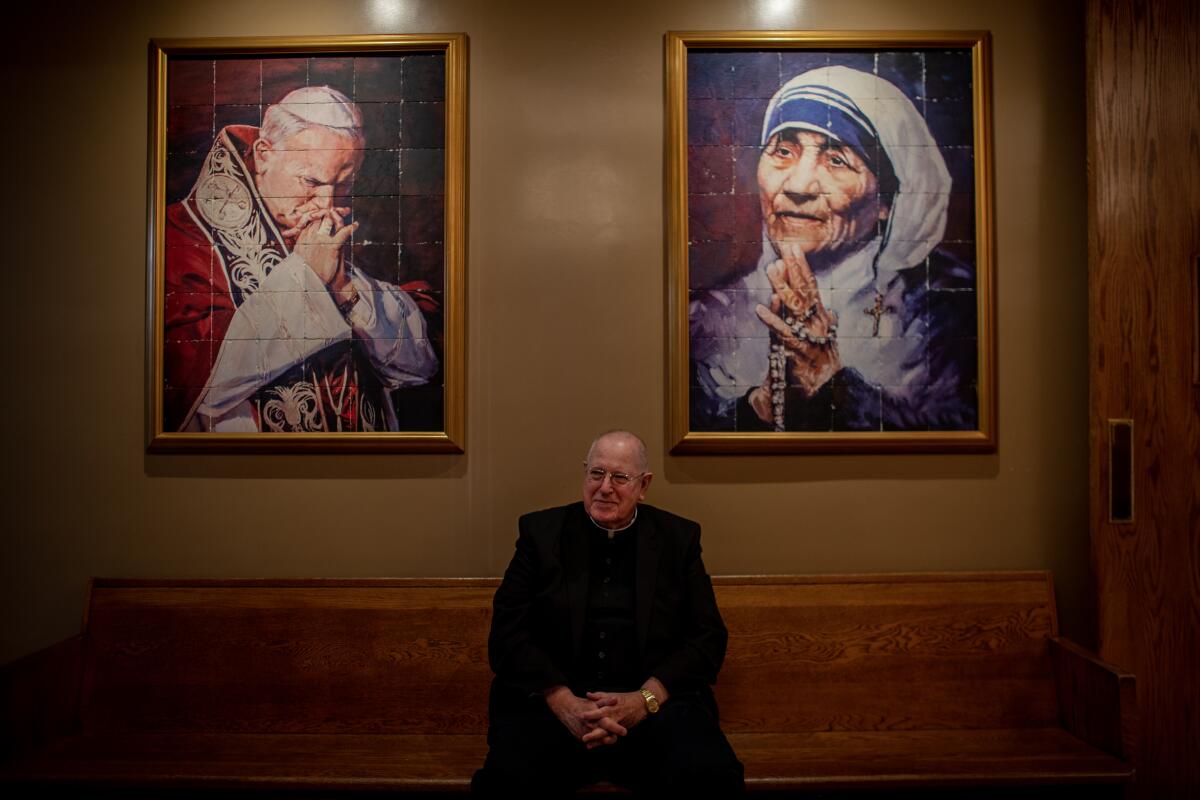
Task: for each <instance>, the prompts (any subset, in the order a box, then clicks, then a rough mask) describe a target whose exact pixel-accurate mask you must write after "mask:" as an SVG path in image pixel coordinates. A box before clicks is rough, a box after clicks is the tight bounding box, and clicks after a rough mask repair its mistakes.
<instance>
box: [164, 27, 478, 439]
mask: <svg viewBox="0 0 1200 800" xmlns="http://www.w3.org/2000/svg"><path fill="white" fill-rule="evenodd" d="M466 45H467V42H466V37H465V36H464V35H462V34H449V35H425V34H422V35H413V36H408V35H396V36H347V37H319V38H303V39H278V38H252V39H207V40H159V41H152V42H151V44H150V67H151V68H150V149H151V154H150V157H151V162H150V175H151V181H150V198H149V225H148V228H149V280H148V290H149V314H148V319H149V327H148V332H147V342H148V348H147V349H148V362H149V363H148V369H147V373H148V375H149V392H148V394H149V396H148V403H147V407H148V411H149V413H148V417H149V419H148V428H149V431H148V439H149V447H150V449H151V450H156V451H164V450H205V449H207V450H221V451H228V450H243V449H246V450H258V451H264V450H265V451H311V450H320V451H338V450H351V451H386V450H402V451H404V450H407V451H455V452H457V451H461V449H462V442H463V440H464V430H463V427H464V419H465V413H464V388H465V387H464V385H463V384H464V375H465V369H464V363H463V362H464V358H465V342H464V337H465V317H464V314H465V291H464V290H465V286H464V277H465V238H464V230H465V214H466V197H465V193H466V69H467V67H466V57H467V53H466Z"/></svg>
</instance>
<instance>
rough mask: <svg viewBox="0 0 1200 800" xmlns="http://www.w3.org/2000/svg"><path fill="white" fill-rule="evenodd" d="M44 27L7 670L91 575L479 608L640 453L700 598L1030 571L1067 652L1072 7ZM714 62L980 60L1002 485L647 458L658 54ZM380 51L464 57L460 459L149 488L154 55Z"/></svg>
mask: <svg viewBox="0 0 1200 800" xmlns="http://www.w3.org/2000/svg"><path fill="white" fill-rule="evenodd" d="M31 5H34V6H36V5H38V4H31ZM41 5H43V6H45V8H46V10H45V11H38V10H34V11H32V12H27V13H28V14H32V15H38V14H44V15H45V16H40V17H38V16H28V17H27V18H26V19H22V20H15V23H16V24H15V25H13V26H10V36H11V37H12V40H13V41H10V42H9V43H7V44H6V47H8V48H9V50H8V52H7V53H6V55H5V59H6V61H5V72H6V75H5V78H6V80H5V85H6V86H7V87H8V88H7V89H6V90H5V91H6V100H7V102H6V103H5V104H4V108H5V109H6V111H7V113H8V115H9V118H10V121H9V124H8V125H7V126H5V127H6V132H5V156H4V164H5V167H4V175H5V178H6V180H5V188H6V191H5V201H4V202H5V209H6V212H5V215H4V216H5V222H6V224H5V226H4V227H5V229H6V230H7V232H8V236H9V238H8V240H7V241H8V242H9V247H8V248H7V251H8V253H9V258H8V259H7V263H6V272H7V275H6V276H5V281H4V285H5V292H4V298H5V299H4V314H3V324H4V326H5V341H6V342H7V343H8V347H7V350H6V358H5V360H4V369H5V372H6V375H5V379H4V387H5V388H4V392H3V395H4V406H3V409H4V417H3V418H4V420H5V421H6V425H7V428H8V430H9V433H8V436H7V444H6V447H5V460H6V462H7V465H8V466H7V468H6V470H5V477H4V487H5V488H4V495H5V509H6V520H5V529H6V530H5V532H4V534H3V540H2V541H3V545H2V546H3V551H2V552H3V565H2V567H0V569H2V571H3V573H2V575H0V578H2V580H0V602H2V603H3V619H4V626H3V640H2V642H0V662H5V661H9V660H11V659H13V658H15V657H17V656H20V655H21V654H24V653H27V652H30V651H32V650H34V649H36V648H38V647H41V646H44V645H46V644H49V643H50V642H52V641H54V640H57V639H59V638H62V637H64V636H67V635H69V634H71V633H72V632H74V631H75V630H77V628H78V624H79V618H80V613H81V609H82V600H83V594H84V582H85V580H86V579H87V577H88V576H91V575H108V576H369V575H370V576H377V575H384V576H421V575H432V576H443V575H495V574H499V573H500V572H501V571H502V570H503V568H504V565H505V564H506V563H507V560H508V557H509V554H510V553H511V548H512V542H513V539H514V535H515V529H514V521H515V518H516V516H517V515H518V514H519V513H520V512H522V511H524V510H528V509H532V508H536V507H541V506H547V505H551V504H557V503H560V502H563V501H567V500H570V499H573V498H574V497H575V496H576V494H577V491H578V475H579V472H578V465H579V460H580V459H581V457H582V455H583V452H584V450H585V448H586V446H587V443H588V441H589V439H590V437H591V435H592V434H593V433H594V432H595V431H597V430H598V429H601V428H606V427H612V426H627V427H631V428H634V429H636V430H639V431H642V432H644V433H645V435H646V436H647V438H648V440H649V442H650V444H651V449H652V451H653V464H654V470H655V472H656V473H657V477H656V480H655V483H654V485H653V487H652V489H651V498H650V499H651V500H652V501H653V502H656V503H658V504H660V505H663V506H666V507H668V508H671V509H673V510H675V511H678V512H680V513H683V514H686V515H689V516H692V517H694V518H696V519H699V520H700V521H701V522H702V523H703V524H704V530H705V540H704V542H705V555H706V559H707V562H708V565H709V568H710V570H711V571H713V572H715V573H785V572H835V571H836V572H870V571H899V570H904V571H908V570H957V569H1010V568H1049V569H1052V570H1054V573H1055V576H1056V579H1057V581H1058V585H1059V600H1060V604H1061V607H1062V610H1063V614H1064V618H1065V622H1066V629H1067V630H1068V632H1075V633H1077V634H1082V633H1083V632H1084V631H1085V630H1086V628H1087V625H1086V624H1085V619H1086V617H1087V614H1086V609H1085V598H1086V596H1087V567H1086V564H1087V559H1088V547H1087V531H1086V520H1087V515H1086V503H1087V499H1086V465H1087V454H1086V453H1087V451H1086V422H1085V417H1084V412H1085V401H1086V364H1085V358H1086V327H1085V320H1086V312H1085V308H1086V305H1085V289H1086V283H1085V280H1086V279H1085V257H1086V254H1085V230H1084V222H1085V220H1084V200H1085V176H1084V150H1083V130H1084V119H1083V99H1082V98H1083V94H1082V92H1083V65H1082V11H1081V10H1080V9H1079V8H1078V7H1076V5H1075V4H1073V3H1066V4H1061V3H1042V2H1036V1H1034V0H1029V1H1027V2H1025V1H1023V2H1009V3H1004V4H1002V5H995V4H992V3H990V2H964V0H946V1H943V0H934V1H932V2H920V1H919V0H906V1H904V2H898V1H897V0H838V1H837V2H833V1H832V0H831V1H830V2H817V1H816V0H808V1H805V0H797V2H788V1H787V0H743V1H742V2H735V1H734V0H713V1H712V2H697V1H696V0H690V1H688V0H680V1H679V2H661V3H641V2H606V3H588V4H579V3H574V4H571V3H561V2H524V3H518V2H484V0H479V2H467V1H466V0H463V1H462V2H456V1H453V0H450V1H443V2H433V1H432V0H426V1H419V0H376V1H375V2H367V1H365V0H364V1H363V2H355V3H350V2H345V3H341V2H337V3H330V2H308V1H307V0H295V1H294V2H290V3H289V2H254V3H251V2H221V1H219V0H206V1H205V2H176V3H163V2H146V3H122V4H99V3H98V4H87V5H85V4H80V8H81V10H80V11H78V12H67V11H64V10H63V9H62V6H61V5H60V4H49V3H45V4H41ZM118 8H120V9H121V10H120V11H117V10H116V9H118ZM733 28H797V29H803V28H858V29H889V28H915V29H990V30H991V31H992V32H993V35H994V73H995V80H994V112H995V128H996V137H995V141H996V151H995V163H996V192H995V194H996V219H997V226H996V230H997V234H998V236H997V239H998V246H997V257H998V260H997V275H998V292H999V294H998V297H999V318H998V321H999V364H1000V380H999V387H1000V404H999V413H1000V447H999V451H998V453H996V454H995V455H984V456H876V457H858V456H855V457H851V456H844V457H841V456H807V457H748V456H747V457H728V456H727V457H666V456H665V455H664V453H663V385H662V375H663V358H664V356H663V344H662V341H663V313H664V311H663V259H662V253H663V246H662V245H663V242H662V227H663V218H662V147H663V145H662V132H663V127H662V126H663V118H662V107H663V74H662V72H663V68H662V64H663V58H662V49H663V33H664V32H665V31H667V30H672V29H674V30H688V29H691V30H703V29H710V30H714V29H733ZM385 31H414V32H415V31H465V32H466V33H467V34H468V35H469V36H470V79H469V81H470V93H471V97H470V115H471V116H470V124H471V131H470V159H471V172H470V191H469V203H470V253H469V263H468V274H469V309H470V343H469V351H468V352H469V366H468V378H469V390H468V398H467V402H468V436H467V452H466V454H465V455H462V456H345V457H334V456H315V457H314V456H276V457H266V456H147V455H146V454H145V452H144V449H143V428H142V419H143V417H142V414H143V402H144V391H145V389H144V372H143V352H144V343H145V338H144V330H143V328H144V318H145V311H144V306H145V291H144V276H145V269H144V268H145V249H146V248H145V227H144V226H145V219H146V199H145V198H146V193H145V185H146V156H145V153H146V122H145V120H146V68H147V67H146V59H147V56H146V43H147V40H148V39H149V38H150V37H151V36H158V37H193V36H222V35H284V34H294V35H310V34H351V33H367V32H385ZM14 255H15V257H13V256H14Z"/></svg>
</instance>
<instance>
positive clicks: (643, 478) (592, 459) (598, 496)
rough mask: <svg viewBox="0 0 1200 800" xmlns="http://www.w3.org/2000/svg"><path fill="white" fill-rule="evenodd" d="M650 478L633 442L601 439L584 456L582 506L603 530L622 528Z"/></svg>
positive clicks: (612, 437)
mask: <svg viewBox="0 0 1200 800" xmlns="http://www.w3.org/2000/svg"><path fill="white" fill-rule="evenodd" d="M652 477H653V476H652V475H651V474H650V473H649V472H647V471H646V466H645V464H643V463H642V462H641V459H640V458H639V453H638V445H637V441H636V440H635V439H633V438H632V437H630V436H626V435H622V434H611V435H608V436H603V437H601V438H600V439H599V440H598V441H597V442H596V444H595V445H594V446H593V447H592V450H591V452H589V453H588V459H587V464H586V467H585V468H584V472H583V507H584V508H585V509H586V510H587V513H588V515H589V516H590V517H591V518H592V519H594V520H595V521H596V522H597V523H599V524H600V525H602V526H603V527H605V528H622V527H624V526H626V525H628V524H629V523H630V522H631V521H632V520H633V515H634V512H635V511H636V510H637V504H638V502H639V501H641V500H643V499H644V498H645V497H646V489H647V487H649V486H650V479H651V478H652Z"/></svg>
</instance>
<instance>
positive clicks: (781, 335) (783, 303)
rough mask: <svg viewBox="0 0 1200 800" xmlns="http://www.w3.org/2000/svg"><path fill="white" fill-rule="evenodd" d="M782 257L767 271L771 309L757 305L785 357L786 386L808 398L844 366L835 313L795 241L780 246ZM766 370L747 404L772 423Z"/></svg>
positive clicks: (771, 389)
mask: <svg viewBox="0 0 1200 800" xmlns="http://www.w3.org/2000/svg"><path fill="white" fill-rule="evenodd" d="M779 255H780V256H781V258H780V259H779V260H777V261H776V262H775V263H773V264H771V265H769V266H768V267H767V279H768V280H769V281H770V282H771V289H772V293H771V300H770V303H771V306H770V308H767V307H766V306H763V305H759V306H755V309H754V310H755V313H757V314H758V318H759V319H760V320H761V321H762V323H763V324H764V325H766V326H767V327H768V328H769V329H770V330H771V341H772V343H779V344H780V345H782V347H783V350H784V352H785V353H786V360H787V369H786V376H785V377H786V384H787V385H788V386H795V387H797V388H799V389H800V391H801V392H802V393H803V394H804V396H805V397H812V396H813V395H814V394H816V393H817V391H818V390H819V389H820V388H821V387H822V386H824V385H825V384H826V383H827V382H828V381H829V379H830V378H832V377H833V376H834V375H836V374H837V373H838V371H839V370H841V368H842V359H841V356H840V355H839V354H838V347H837V321H838V320H837V314H836V313H835V312H833V311H831V310H829V309H827V308H826V307H825V304H824V303H823V302H821V290H820V288H819V287H818V286H817V279H816V277H815V276H814V275H813V273H812V269H811V268H810V267H809V265H808V259H807V258H806V257H805V255H804V250H803V249H802V248H801V247H800V244H799V243H797V242H781V243H780V245H779ZM772 383H773V381H772V376H771V372H770V370H769V369H768V371H767V377H766V379H765V380H764V381H763V384H762V385H761V386H759V387H757V388H756V389H754V391H752V392H751V393H750V405H751V407H753V408H754V410H755V413H757V414H758V416H759V417H760V418H761V419H762V420H763V421H765V422H770V421H772V415H773V409H772V402H771V398H772V395H773V394H774V390H775V389H777V388H780V387H776V386H773V385H772Z"/></svg>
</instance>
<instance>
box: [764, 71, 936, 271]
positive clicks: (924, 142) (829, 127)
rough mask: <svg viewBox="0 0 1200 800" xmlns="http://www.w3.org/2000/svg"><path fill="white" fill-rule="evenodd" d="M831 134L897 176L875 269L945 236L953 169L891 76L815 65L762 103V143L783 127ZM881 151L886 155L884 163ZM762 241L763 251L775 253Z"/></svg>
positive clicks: (904, 261) (876, 168)
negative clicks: (890, 78)
mask: <svg viewBox="0 0 1200 800" xmlns="http://www.w3.org/2000/svg"><path fill="white" fill-rule="evenodd" d="M788 129H796V130H805V131H812V132H815V133H821V134H824V135H826V136H829V137H830V138H831V139H834V140H836V141H838V142H841V143H842V144H844V145H846V146H847V147H849V148H850V149H851V150H853V151H854V152H855V153H857V154H858V155H859V157H861V158H862V159H863V161H865V162H866V163H867V165H868V166H869V167H870V168H871V171H872V172H873V173H875V176H876V178H878V179H880V183H881V191H884V192H887V191H889V190H891V189H892V188H893V187H889V186H886V185H885V184H886V182H887V181H886V180H885V178H886V176H887V175H888V173H889V172H890V173H891V174H892V175H894V176H895V179H896V180H895V186H894V194H893V197H892V202H891V209H890V212H889V214H888V221H887V226H886V229H885V231H884V233H883V235H882V241H881V242H880V246H879V250H878V252H877V253H876V256H875V269H876V274H877V275H878V276H885V275H891V274H894V273H895V272H896V271H897V270H901V269H905V268H907V267H911V266H913V265H915V264H918V263H919V262H920V261H921V260H922V259H924V258H925V257H926V256H928V255H929V253H930V251H932V250H933V248H934V247H936V246H937V245H938V243H939V242H941V240H942V236H943V235H944V234H945V231H946V209H947V208H948V206H949V203H950V172H949V170H947V169H946V162H945V160H944V159H943V158H942V155H941V153H940V152H938V148H937V142H936V141H935V140H934V138H933V134H931V133H930V132H929V126H928V125H926V124H925V119H924V118H923V117H922V116H921V114H920V112H918V111H917V109H916V107H915V106H913V104H912V101H911V100H909V99H908V97H906V96H905V94H904V93H903V92H902V91H900V90H899V89H898V88H896V86H895V85H894V84H892V83H891V82H890V81H888V80H885V79H884V78H880V77H878V76H876V75H872V74H870V73H868V72H861V71H859V70H856V69H851V68H849V67H841V66H838V67H820V68H818V69H814V70H809V71H808V72H805V73H803V74H801V75H797V76H796V77H795V78H792V79H791V80H790V81H788V82H787V83H785V84H784V85H783V87H782V88H780V90H779V91H778V92H776V93H775V96H774V97H772V98H771V102H770V104H769V105H768V106H767V112H766V114H765V115H764V117H763V128H762V145H763V146H766V144H767V142H768V141H770V139H771V137H772V136H774V135H775V134H777V133H779V132H780V131H783V130H788ZM885 159H886V161H887V163H886V164H885V163H883V161H884V160H885ZM770 247H771V246H770V244H769V243H768V242H765V241H764V258H768V257H769V258H770V259H772V260H773V259H774V258H777V256H775V255H773V251H769V250H768V248H770Z"/></svg>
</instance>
